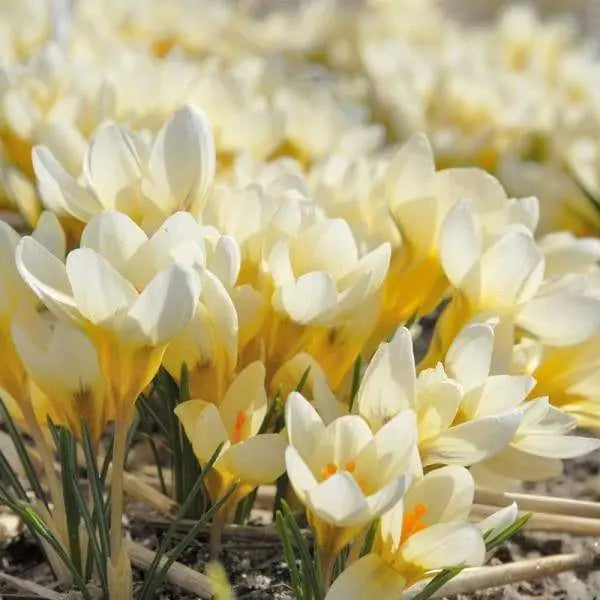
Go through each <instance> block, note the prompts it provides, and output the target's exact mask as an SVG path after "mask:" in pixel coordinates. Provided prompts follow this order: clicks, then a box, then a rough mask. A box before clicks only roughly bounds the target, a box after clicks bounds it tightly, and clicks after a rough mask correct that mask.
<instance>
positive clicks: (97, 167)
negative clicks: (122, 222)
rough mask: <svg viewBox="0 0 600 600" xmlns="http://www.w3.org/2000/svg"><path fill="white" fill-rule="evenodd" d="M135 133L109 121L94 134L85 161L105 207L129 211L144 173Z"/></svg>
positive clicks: (87, 172) (85, 166)
mask: <svg viewBox="0 0 600 600" xmlns="http://www.w3.org/2000/svg"><path fill="white" fill-rule="evenodd" d="M141 162H142V157H140V155H139V152H138V148H137V144H136V140H135V139H134V135H133V134H132V133H130V132H128V131H127V130H125V129H123V128H122V127H120V126H119V125H114V124H110V125H106V126H105V127H102V128H101V129H100V130H99V131H98V132H97V133H96V134H95V135H94V137H93V138H92V141H91V142H90V147H89V148H88V151H87V154H86V157H85V161H84V174H85V177H86V179H87V180H88V182H89V184H90V186H91V187H92V189H93V190H94V192H95V193H96V195H97V196H98V198H99V199H100V201H101V202H102V204H103V205H104V206H105V207H106V208H111V209H114V208H117V209H121V210H125V211H127V212H129V210H130V209H131V208H133V204H134V202H135V200H136V199H135V195H136V190H135V186H136V185H137V184H138V182H139V180H140V178H141V176H142V165H141Z"/></svg>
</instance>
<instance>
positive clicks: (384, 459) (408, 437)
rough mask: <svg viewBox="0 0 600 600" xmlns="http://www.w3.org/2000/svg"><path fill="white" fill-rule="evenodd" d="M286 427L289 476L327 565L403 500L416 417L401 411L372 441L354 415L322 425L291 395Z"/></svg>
mask: <svg viewBox="0 0 600 600" xmlns="http://www.w3.org/2000/svg"><path fill="white" fill-rule="evenodd" d="M285 423H286V428H287V433H288V439H289V443H290V445H289V447H288V448H287V450H286V455H285V460H286V468H287V474H288V477H289V479H290V483H291V484H292V487H293V488H294V491H295V492H296V494H297V495H298V498H299V499H300V500H301V502H302V503H303V504H304V505H305V506H306V511H307V515H308V519H309V522H310V524H311V526H312V528H313V530H314V531H315V535H316V536H317V541H318V543H319V545H320V547H321V548H322V549H323V551H324V553H325V555H324V560H325V562H327V563H328V564H329V563H330V561H331V560H333V558H334V557H335V556H336V555H337V553H338V552H339V551H340V550H341V549H342V548H343V547H344V546H345V545H346V544H347V543H348V542H349V541H350V540H351V539H353V538H354V537H356V536H357V535H358V534H359V533H360V532H361V530H362V529H363V528H364V527H365V526H367V525H368V524H369V523H370V522H371V521H372V520H373V519H375V518H377V517H379V516H380V515H381V514H383V513H384V512H386V511H388V510H389V509H390V508H391V507H392V506H393V505H394V504H395V503H396V502H398V500H399V499H400V498H401V497H402V495H403V494H404V492H405V490H406V488H407V486H408V484H409V481H410V475H407V473H408V472H409V471H410V466H411V459H412V457H413V454H414V448H415V441H416V427H415V416H414V413H413V412H412V411H403V412H402V413H400V414H398V415H397V416H396V417H395V418H393V419H391V420H390V421H389V422H388V423H386V425H384V427H382V428H381V429H380V430H379V431H378V432H377V433H376V434H375V435H374V434H373V433H372V432H371V429H370V428H369V426H368V424H367V422H366V421H365V420H364V419H363V418H362V417H360V416H358V415H344V416H341V417H339V418H337V419H334V420H333V421H331V422H330V423H329V424H328V425H325V423H324V422H323V421H322V419H321V417H320V416H319V414H318V413H317V411H316V410H315V409H314V408H313V406H312V405H311V404H310V403H309V402H308V401H307V400H306V399H305V398H304V397H303V396H302V395H301V394H299V393H298V392H293V393H292V394H290V395H289V397H288V398H287V401H286V406H285ZM325 571H327V568H325Z"/></svg>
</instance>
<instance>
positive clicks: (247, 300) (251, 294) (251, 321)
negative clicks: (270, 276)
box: [230, 284, 268, 348]
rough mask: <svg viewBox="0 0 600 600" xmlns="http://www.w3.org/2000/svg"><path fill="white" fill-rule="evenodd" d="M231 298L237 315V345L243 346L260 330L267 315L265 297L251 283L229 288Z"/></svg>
mask: <svg viewBox="0 0 600 600" xmlns="http://www.w3.org/2000/svg"><path fill="white" fill-rule="evenodd" d="M230 293H231V300H232V301H233V305H234V306H235V310H236V313H237V317H238V345H239V348H244V347H245V346H246V344H248V342H249V341H250V340H252V339H253V338H254V337H255V336H256V335H257V334H258V332H259V331H260V329H261V327H262V325H263V323H264V320H265V318H266V316H267V307H268V305H267V301H266V299H265V297H264V296H263V295H262V294H261V293H260V292H259V291H257V290H255V289H254V288H253V287H252V286H251V285H248V284H245V285H240V286H237V287H235V288H233V290H231V292H230Z"/></svg>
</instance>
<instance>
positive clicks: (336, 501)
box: [306, 471, 371, 527]
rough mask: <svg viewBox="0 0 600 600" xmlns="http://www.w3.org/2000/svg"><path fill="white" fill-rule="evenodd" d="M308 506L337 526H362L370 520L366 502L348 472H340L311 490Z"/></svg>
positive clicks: (309, 491)
mask: <svg viewBox="0 0 600 600" xmlns="http://www.w3.org/2000/svg"><path fill="white" fill-rule="evenodd" d="M306 506H307V508H308V509H309V510H311V511H312V512H314V513H315V514H316V515H317V516H318V517H319V518H321V519H322V520H323V521H325V522H327V523H330V524H332V525H335V526H336V527H352V526H358V525H362V524H365V523H366V522H367V521H369V520H370V518H371V513H370V510H369V505H368V504H367V499H366V498H365V496H364V494H363V493H362V491H361V489H360V487H359V485H358V483H356V481H355V480H354V477H352V475H350V473H348V472H347V471H339V472H337V473H335V474H334V475H332V476H331V477H329V478H327V479H326V480H325V481H323V482H321V483H320V484H319V485H317V486H316V487H314V488H312V489H310V490H308V491H307V492H306Z"/></svg>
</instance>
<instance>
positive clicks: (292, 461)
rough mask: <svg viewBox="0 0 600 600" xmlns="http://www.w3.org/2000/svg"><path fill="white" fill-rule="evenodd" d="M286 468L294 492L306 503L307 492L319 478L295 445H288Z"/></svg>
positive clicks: (314, 485)
mask: <svg viewBox="0 0 600 600" xmlns="http://www.w3.org/2000/svg"><path fill="white" fill-rule="evenodd" d="M285 468H286V471H287V474H288V477H289V479H290V483H291V484H292V487H293V488H294V492H295V493H296V495H297V496H298V498H299V499H300V501H301V502H302V503H303V504H306V492H307V491H308V490H311V489H313V488H314V487H316V486H317V480H316V479H315V476H314V475H313V473H312V471H311V470H310V468H309V467H308V465H307V464H306V463H305V462H304V460H303V459H302V457H301V456H300V454H299V453H298V451H297V450H296V448H294V447H293V446H288V447H287V448H286V450H285Z"/></svg>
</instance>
